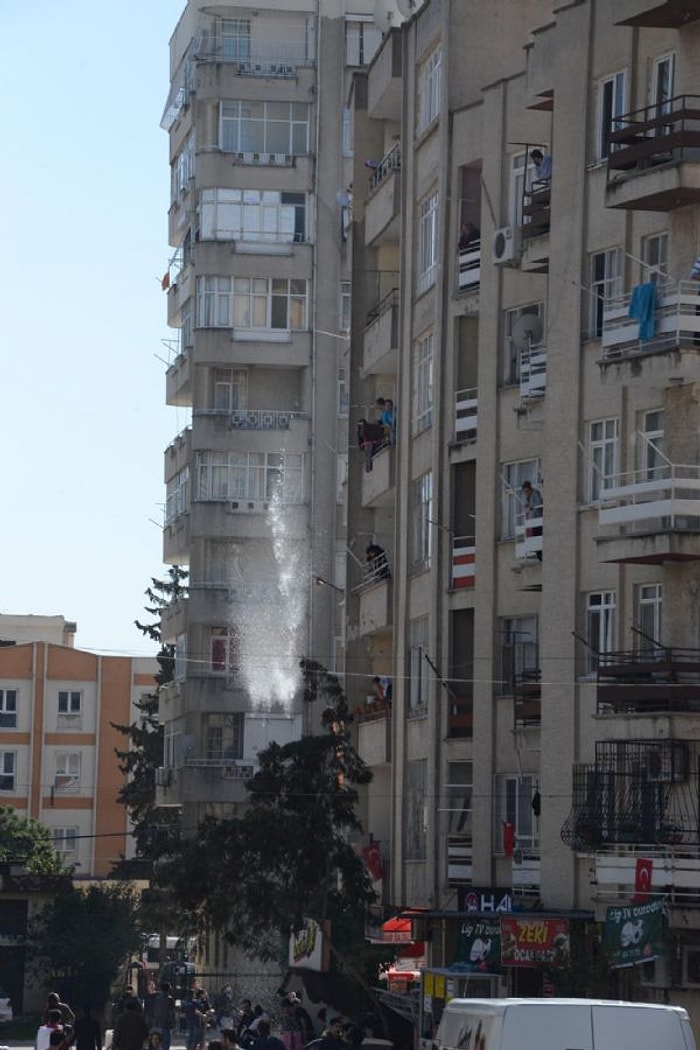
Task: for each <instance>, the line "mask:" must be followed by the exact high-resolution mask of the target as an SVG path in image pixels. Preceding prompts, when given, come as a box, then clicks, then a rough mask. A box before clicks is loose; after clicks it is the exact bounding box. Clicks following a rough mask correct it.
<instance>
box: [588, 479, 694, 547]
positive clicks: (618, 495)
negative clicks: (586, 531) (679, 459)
mask: <svg viewBox="0 0 700 1050" xmlns="http://www.w3.org/2000/svg"><path fill="white" fill-rule="evenodd" d="M604 480H605V481H606V482H607V481H608V480H611V481H612V484H609V485H608V484H606V485H605V487H604V488H603V489H602V491H601V497H602V503H601V506H600V509H599V511H598V525H599V528H600V529H601V530H602V531H601V532H600V533H599V535H598V536H597V537H596V542H597V543H598V544H599V545H603V546H604V547H605V551H604V554H605V560H606V561H611V562H612V561H617V562H629V563H634V562H637V563H640V564H661V563H663V562H666V561H697V560H698V558H700V549H699V545H698V542H697V534H698V533H699V532H700V467H697V466H675V465H674V464H670V463H666V464H663V465H662V466H660V467H654V468H650V469H647V470H636V471H630V472H629V473H627V474H620V475H616V476H614V477H613V478H611V479H607V478H606V479H604Z"/></svg>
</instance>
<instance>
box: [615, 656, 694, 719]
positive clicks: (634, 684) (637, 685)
mask: <svg viewBox="0 0 700 1050" xmlns="http://www.w3.org/2000/svg"><path fill="white" fill-rule="evenodd" d="M597 704H598V713H599V714H602V713H606V712H607V713H620V714H644V713H647V714H658V713H662V712H674V711H675V712H683V713H687V712H698V711H700V650H698V649H677V648H671V647H668V646H656V647H650V648H649V649H648V650H645V651H640V650H628V651H620V652H608V653H600V655H599V657H598V671H597Z"/></svg>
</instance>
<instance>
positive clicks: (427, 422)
mask: <svg viewBox="0 0 700 1050" xmlns="http://www.w3.org/2000/svg"><path fill="white" fill-rule="evenodd" d="M432 422H433V333H432V332H431V333H430V334H429V335H426V336H424V337H423V338H422V339H419V340H418V342H417V343H416V344H415V346H414V348H413V433H414V434H419V433H421V431H423V430H427V428H428V427H429V426H431V425H432Z"/></svg>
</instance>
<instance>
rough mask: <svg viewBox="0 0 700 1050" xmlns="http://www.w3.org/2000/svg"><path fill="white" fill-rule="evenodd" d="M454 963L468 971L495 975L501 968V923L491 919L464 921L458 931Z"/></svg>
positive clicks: (496, 917) (495, 918) (498, 919)
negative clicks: (480, 971) (459, 964)
mask: <svg viewBox="0 0 700 1050" xmlns="http://www.w3.org/2000/svg"><path fill="white" fill-rule="evenodd" d="M455 962H456V963H461V964H462V966H464V968H465V969H468V970H476V971H479V970H482V971H483V972H484V973H497V972H498V971H499V970H500V968H501V922H500V918H499V917H498V916H494V918H493V919H482V918H479V919H477V918H476V916H475V917H474V918H473V919H465V920H464V922H463V923H462V926H461V929H460V931H459V940H458V942H457V958H456V960H455Z"/></svg>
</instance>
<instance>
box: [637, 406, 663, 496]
mask: <svg viewBox="0 0 700 1050" xmlns="http://www.w3.org/2000/svg"><path fill="white" fill-rule="evenodd" d="M665 426H666V413H665V412H664V410H663V408H657V409H655V410H654V411H653V412H645V413H644V419H643V426H642V449H641V452H642V472H643V475H644V478H645V479H646V480H647V481H654V480H656V479H658V478H665V477H668V460H667V459H666V456H665V455H664V429H665Z"/></svg>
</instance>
